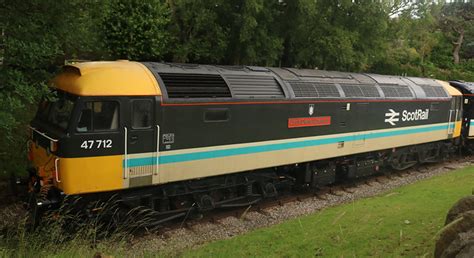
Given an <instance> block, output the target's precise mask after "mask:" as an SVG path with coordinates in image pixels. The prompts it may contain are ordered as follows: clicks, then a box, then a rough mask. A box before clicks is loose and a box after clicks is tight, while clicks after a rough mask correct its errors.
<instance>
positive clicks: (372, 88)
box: [341, 84, 380, 98]
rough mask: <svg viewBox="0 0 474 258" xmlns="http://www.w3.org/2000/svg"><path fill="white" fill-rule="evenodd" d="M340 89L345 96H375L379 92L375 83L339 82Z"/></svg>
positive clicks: (378, 94) (378, 95) (377, 95)
mask: <svg viewBox="0 0 474 258" xmlns="http://www.w3.org/2000/svg"><path fill="white" fill-rule="evenodd" d="M341 87H342V90H343V91H344V94H346V97H349V98H350V97H366V98H377V97H380V93H379V91H378V90H377V87H376V85H375V84H372V85H371V84H360V85H357V84H341Z"/></svg>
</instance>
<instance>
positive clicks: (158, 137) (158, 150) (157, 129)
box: [155, 125, 160, 175]
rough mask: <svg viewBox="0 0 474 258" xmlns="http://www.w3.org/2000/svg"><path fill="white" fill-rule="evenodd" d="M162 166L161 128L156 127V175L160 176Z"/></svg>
mask: <svg viewBox="0 0 474 258" xmlns="http://www.w3.org/2000/svg"><path fill="white" fill-rule="evenodd" d="M159 165H160V126H159V125H156V165H155V175H158V166H159Z"/></svg>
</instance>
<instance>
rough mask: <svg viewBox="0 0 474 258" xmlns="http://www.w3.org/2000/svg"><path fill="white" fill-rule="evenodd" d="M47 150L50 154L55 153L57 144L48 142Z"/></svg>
mask: <svg viewBox="0 0 474 258" xmlns="http://www.w3.org/2000/svg"><path fill="white" fill-rule="evenodd" d="M49 150H50V151H51V152H55V151H57V150H58V142H55V141H50V142H49Z"/></svg>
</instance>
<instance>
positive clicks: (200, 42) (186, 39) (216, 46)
mask: <svg viewBox="0 0 474 258" xmlns="http://www.w3.org/2000/svg"><path fill="white" fill-rule="evenodd" d="M167 2H168V4H169V7H170V9H171V22H170V32H171V37H172V39H171V40H172V42H173V43H172V45H173V46H175V47H174V48H173V49H172V50H171V52H172V61H174V62H180V63H184V62H197V63H221V62H222V60H223V59H224V57H225V54H226V50H227V47H228V45H229V42H228V37H229V30H230V28H229V27H228V26H225V24H222V21H223V20H225V19H227V13H226V12H225V10H226V8H225V5H226V4H227V1H226V0H218V1H212V0H202V1H194V0H168V1H167Z"/></svg>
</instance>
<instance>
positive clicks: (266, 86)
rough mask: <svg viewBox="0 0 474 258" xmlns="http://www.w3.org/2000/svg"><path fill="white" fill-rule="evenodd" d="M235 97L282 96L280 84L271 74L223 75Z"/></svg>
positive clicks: (283, 95)
mask: <svg viewBox="0 0 474 258" xmlns="http://www.w3.org/2000/svg"><path fill="white" fill-rule="evenodd" d="M224 76H225V79H226V80H227V82H228V83H229V87H230V88H231V90H232V93H233V95H234V97H236V98H284V97H285V94H284V93H283V90H282V89H281V86H280V84H279V83H278V82H277V81H276V80H275V78H273V76H259V75H245V76H241V75H224Z"/></svg>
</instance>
